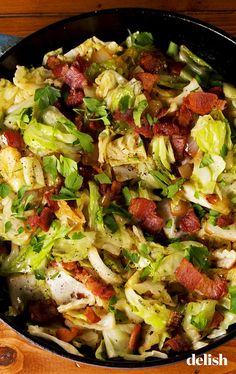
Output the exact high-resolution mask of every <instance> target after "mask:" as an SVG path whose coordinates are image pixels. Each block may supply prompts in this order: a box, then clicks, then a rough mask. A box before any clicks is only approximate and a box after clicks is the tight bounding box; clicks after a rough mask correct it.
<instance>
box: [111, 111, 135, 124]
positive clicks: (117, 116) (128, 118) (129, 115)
mask: <svg viewBox="0 0 236 374" xmlns="http://www.w3.org/2000/svg"><path fill="white" fill-rule="evenodd" d="M113 119H114V120H115V121H122V122H127V123H128V124H129V125H130V126H132V125H133V126H134V120H133V111H132V110H131V109H128V110H127V112H125V113H122V112H120V111H119V110H116V111H115V112H114V113H113Z"/></svg>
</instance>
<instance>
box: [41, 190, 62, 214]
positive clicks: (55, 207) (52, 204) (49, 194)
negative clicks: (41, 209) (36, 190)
mask: <svg viewBox="0 0 236 374" xmlns="http://www.w3.org/2000/svg"><path fill="white" fill-rule="evenodd" d="M53 194H54V190H49V191H46V192H45V193H44V197H45V199H46V201H47V204H48V206H49V208H50V209H51V210H52V211H53V212H56V211H57V210H58V209H59V205H58V202H57V201H55V200H52V199H51V197H52V195H53Z"/></svg>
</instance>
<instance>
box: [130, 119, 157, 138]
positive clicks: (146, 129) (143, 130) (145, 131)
mask: <svg viewBox="0 0 236 374" xmlns="http://www.w3.org/2000/svg"><path fill="white" fill-rule="evenodd" d="M134 131H135V133H136V134H139V135H142V136H144V138H146V139H152V137H153V129H152V127H151V126H150V125H149V123H148V121H147V120H146V118H145V117H143V116H142V117H141V126H140V127H139V126H134Z"/></svg>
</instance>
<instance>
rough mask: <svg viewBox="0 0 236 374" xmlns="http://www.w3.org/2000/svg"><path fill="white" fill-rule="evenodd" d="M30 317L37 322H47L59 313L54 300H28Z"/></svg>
mask: <svg viewBox="0 0 236 374" xmlns="http://www.w3.org/2000/svg"><path fill="white" fill-rule="evenodd" d="M28 311H29V314H30V319H31V320H32V321H33V322H37V323H42V324H45V323H48V322H50V321H52V320H53V319H54V318H55V317H57V316H58V315H59V312H58V310H57V304H56V302H55V301H54V300H52V299H48V300H37V301H30V302H29V305H28Z"/></svg>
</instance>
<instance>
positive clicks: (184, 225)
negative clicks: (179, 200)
mask: <svg viewBox="0 0 236 374" xmlns="http://www.w3.org/2000/svg"><path fill="white" fill-rule="evenodd" d="M179 227H180V229H181V230H182V231H184V232H187V233H189V234H192V233H194V232H197V231H199V230H200V227H201V225H200V221H199V218H198V217H197V216H196V214H195V212H194V209H193V208H190V209H188V211H187V213H186V214H185V216H183V217H182V218H181V219H180V221H179Z"/></svg>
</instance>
